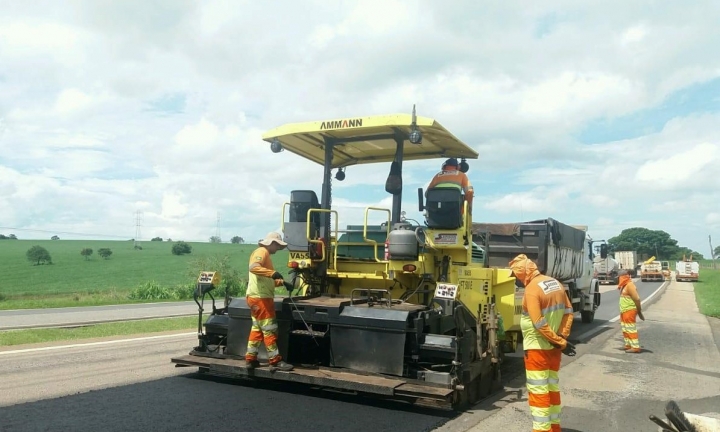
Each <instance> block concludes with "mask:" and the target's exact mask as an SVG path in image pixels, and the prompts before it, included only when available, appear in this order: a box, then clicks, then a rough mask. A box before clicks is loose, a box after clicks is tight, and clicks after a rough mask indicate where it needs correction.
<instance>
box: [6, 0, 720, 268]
mask: <svg viewBox="0 0 720 432" xmlns="http://www.w3.org/2000/svg"><path fill="white" fill-rule="evenodd" d="M501 3H502V5H501ZM543 3H544V4H543V5H538V4H536V2H507V1H506V2H475V1H466V2H460V1H458V2H453V3H451V2H445V5H444V6H440V4H441V2H437V1H429V0H428V1H403V2H399V1H398V2H396V1H389V0H382V1H369V0H363V1H362V2H360V1H357V2H352V1H334V2H328V1H303V2H294V1H282V2H281V1H276V2H250V1H239V0H236V1H202V2H200V1H183V0H169V1H153V2H149V1H115V2H110V1H100V0H87V1H66V2H55V1H47V2H42V1H33V2H21V1H9V0H8V1H5V0H0V9H2V11H3V12H2V14H0V227H2V228H0V233H4V234H8V233H10V232H14V233H15V234H16V235H18V236H19V237H21V238H49V237H50V236H51V235H52V234H55V233H59V235H60V236H61V238H108V239H110V238H118V239H129V238H132V237H135V225H136V224H135V222H136V211H141V212H142V234H141V238H144V239H149V238H151V237H154V236H161V237H163V238H167V237H172V238H173V239H185V240H192V241H207V239H208V238H209V237H210V236H211V235H214V234H215V232H216V224H217V217H218V215H219V217H220V231H221V236H222V237H223V239H224V240H228V239H229V238H230V237H231V236H233V235H240V236H243V237H244V238H245V239H248V240H254V239H257V238H260V237H262V236H263V235H264V234H265V233H266V232H267V231H269V230H275V229H278V228H279V225H280V223H279V220H280V208H281V205H282V203H283V202H284V201H286V200H288V198H289V192H290V191H291V190H293V189H307V188H311V189H315V190H316V191H317V192H318V194H319V192H320V184H321V169H320V166H319V165H315V164H312V163H310V162H307V161H305V160H304V159H301V158H299V157H297V156H294V155H293V154H291V153H289V152H283V153H280V154H273V153H271V152H270V150H269V148H268V145H267V143H265V142H264V141H262V139H261V135H262V133H263V132H265V131H267V130H269V129H272V128H275V127H277V126H280V125H282V124H285V123H291V122H300V121H314V120H324V119H333V118H342V117H346V116H352V117H357V116H364V115H374V114H385V113H398V112H405V113H407V112H409V111H410V110H411V109H412V105H413V104H417V107H418V114H419V115H423V116H427V117H432V118H434V119H436V120H438V121H439V122H440V123H441V124H442V125H443V126H445V127H446V128H448V129H449V130H450V131H452V132H453V133H454V134H455V135H456V136H458V137H459V138H461V139H462V140H463V141H465V142H466V143H467V144H469V145H471V146H473V147H474V148H476V149H477V150H478V151H479V153H480V157H479V159H478V160H476V161H470V162H471V169H470V171H469V173H468V175H469V177H470V180H471V181H472V182H473V184H474V186H475V191H476V192H475V193H476V197H475V208H474V216H475V219H476V221H485V222H503V221H507V222H513V221H520V220H530V219H536V218H545V217H553V218H556V219H558V220H560V221H562V222H566V223H570V224H582V225H588V226H590V232H591V235H593V237H595V238H608V237H611V236H613V235H616V234H618V233H619V232H620V231H621V230H622V229H624V228H628V227H632V226H645V227H648V228H651V229H664V230H666V231H668V232H669V233H670V234H671V235H672V236H673V237H675V238H676V239H678V240H679V241H680V243H681V244H683V245H685V246H688V247H691V248H693V249H696V250H699V251H701V252H703V253H705V254H706V255H708V251H707V249H708V246H707V236H708V234H714V235H715V237H716V238H717V240H716V243H717V244H720V135H719V134H718V130H719V129H720V128H719V126H718V125H720V48H718V47H720V26H718V25H717V23H718V22H720V2H717V1H712V0H707V1H697V2H692V6H688V3H684V2H669V1H668V2H662V3H661V2H658V1H637V2H632V3H631V4H629V5H628V3H626V2H612V1H611V2H608V1H603V2H600V1H588V2H576V1H552V2H543ZM440 163H441V160H432V161H423V162H411V163H407V164H405V168H406V172H405V179H404V186H405V199H404V208H405V209H406V210H407V211H408V213H409V214H410V215H415V214H416V211H415V209H416V207H417V206H416V203H415V197H416V194H415V193H414V190H415V189H416V188H417V187H421V186H424V185H425V184H426V183H427V182H428V181H429V179H430V177H431V176H432V175H433V174H434V173H435V172H436V171H437V170H438V168H439V166H440ZM388 168H389V167H382V169H379V168H378V167H376V166H365V167H351V168H349V169H348V170H347V179H346V180H345V181H344V182H342V183H339V182H336V183H335V184H334V191H335V198H334V204H336V207H337V209H338V210H339V211H341V216H340V219H341V220H340V222H341V224H343V225H344V224H347V223H357V222H358V221H361V220H362V212H363V207H365V206H366V205H372V204H378V203H380V204H385V205H388V206H389V203H390V197H389V196H388V195H387V194H386V193H385V191H384V187H383V185H384V182H385V176H386V175H387V170H388Z"/></svg>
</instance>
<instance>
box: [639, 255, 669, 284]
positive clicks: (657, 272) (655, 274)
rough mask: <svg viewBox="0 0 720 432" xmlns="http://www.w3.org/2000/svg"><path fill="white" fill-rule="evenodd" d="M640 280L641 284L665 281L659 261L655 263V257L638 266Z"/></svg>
mask: <svg viewBox="0 0 720 432" xmlns="http://www.w3.org/2000/svg"><path fill="white" fill-rule="evenodd" d="M640 280H641V281H643V282H649V281H663V280H665V277H664V276H663V273H662V264H660V261H655V257H651V258H649V259H648V260H647V261H645V262H644V263H642V265H641V266H640Z"/></svg>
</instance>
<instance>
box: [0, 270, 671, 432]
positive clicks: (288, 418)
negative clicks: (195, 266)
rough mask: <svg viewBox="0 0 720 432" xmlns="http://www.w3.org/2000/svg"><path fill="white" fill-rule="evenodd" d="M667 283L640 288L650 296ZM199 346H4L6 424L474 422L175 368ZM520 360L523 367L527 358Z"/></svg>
mask: <svg viewBox="0 0 720 432" xmlns="http://www.w3.org/2000/svg"><path fill="white" fill-rule="evenodd" d="M659 285H660V284H657V283H656V284H643V283H639V284H638V288H639V289H640V293H641V295H642V296H643V297H645V296H647V295H649V294H651V293H652V291H654V290H655V289H657V287H658V286H659ZM603 297H604V298H603V302H602V304H601V306H600V309H599V310H598V312H597V315H596V316H597V317H598V318H597V319H596V322H595V323H593V324H590V325H588V324H581V323H579V316H578V323H577V324H576V326H574V327H575V329H576V332H577V333H578V334H582V333H587V332H588V330H592V329H594V328H598V327H601V326H603V325H607V323H608V321H607V319H609V318H612V317H613V316H615V315H617V293H616V292H614V290H609V291H608V292H607V293H606V294H604V296H603ZM111 311H112V309H110V310H108V312H111ZM574 333H575V332H574ZM195 342H196V339H195V336H194V335H188V334H183V335H164V336H160V337H151V338H144V339H138V340H122V339H120V340H115V341H109V342H99V343H93V344H88V345H83V346H76V345H73V346H68V347H63V346H52V347H42V348H34V347H31V348H29V347H19V348H21V349H22V350H20V351H15V352H13V351H7V350H4V351H0V430H12V431H36V430H37V431H68V430H72V431H78V432H83V431H92V432H96V431H98V430H106V431H135V430H138V431H141V430H142V431H145V430H153V431H165V430H167V431H175V430H215V431H219V432H221V431H237V430H244V431H256V430H257V431H260V430H262V431H266V432H267V431H283V432H285V431H293V432H299V431H311V430H312V431H316V430H342V431H347V432H351V431H368V430H372V431H374V432H379V431H393V432H403V431H428V430H432V429H434V428H437V427H439V426H441V425H446V426H445V427H444V429H445V428H448V425H454V424H458V425H464V424H466V423H463V422H458V420H457V419H455V420H452V421H450V420H451V419H452V418H453V417H454V416H453V415H451V414H449V413H441V412H433V411H429V410H426V409H410V408H406V407H404V406H402V405H398V404H392V403H388V402H384V401H378V400H367V399H360V398H357V397H351V396H344V395H339V394H336V393H329V392H319V391H312V390H309V389H308V388H307V387H303V386H293V385H288V383H264V384H253V385H250V384H240V383H238V382H236V381H231V380H225V379H220V378H212V377H199V376H198V375H197V374H195V373H194V372H195V369H190V368H174V367H173V365H172V364H171V363H170V358H171V357H173V356H176V355H179V354H184V353H186V352H188V350H189V349H190V348H191V347H192V346H194V344H195ZM510 362H511V367H512V368H513V369H516V368H517V366H518V364H519V363H518V362H519V359H518V358H515V359H510ZM508 377H510V376H509V375H508ZM281 390H282V391H281ZM466 416H467V415H466ZM448 421H450V423H448ZM463 427H464V426H463ZM454 429H456V428H455V427H451V428H450V429H449V430H454ZM460 429H461V426H458V428H457V430H460Z"/></svg>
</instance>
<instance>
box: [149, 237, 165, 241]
mask: <svg viewBox="0 0 720 432" xmlns="http://www.w3.org/2000/svg"><path fill="white" fill-rule="evenodd" d="M150 241H162V237H153V238H152V239H151V240H150Z"/></svg>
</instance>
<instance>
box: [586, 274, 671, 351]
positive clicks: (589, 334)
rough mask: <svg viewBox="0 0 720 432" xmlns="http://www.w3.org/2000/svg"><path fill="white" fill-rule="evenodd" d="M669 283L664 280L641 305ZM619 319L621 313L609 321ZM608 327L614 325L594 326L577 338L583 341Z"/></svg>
mask: <svg viewBox="0 0 720 432" xmlns="http://www.w3.org/2000/svg"><path fill="white" fill-rule="evenodd" d="M669 283H670V281H665V282H663V284H662V285H660V286H659V287H658V289H656V290H655V291H653V292H652V294H650V295H649V296H647V297H646V298H645V300H641V301H640V305H641V306H642V305H645V303H647V302H648V301H650V300H651V299H652V298H654V297H655V296H656V295H657V294H658V293H659V292H660V290H661V289H663V288H665V286H666V285H668V284H669ZM619 319H620V315H618V316H616V317H615V318H612V319H610V320H608V322H609V323H615V322H617V321H618V320H619ZM607 328H612V326H609V325H607V324H605V325H601V326H598V327H596V328H594V329H592V330H588V331H586V332H585V333H583V334H581V335H580V336H578V337H577V340H581V341H582V340H583V339H584V338H587V337H590V336H592V335H594V334H595V333H598V332H600V331H602V330H605V329H607ZM573 339H575V338H573Z"/></svg>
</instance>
